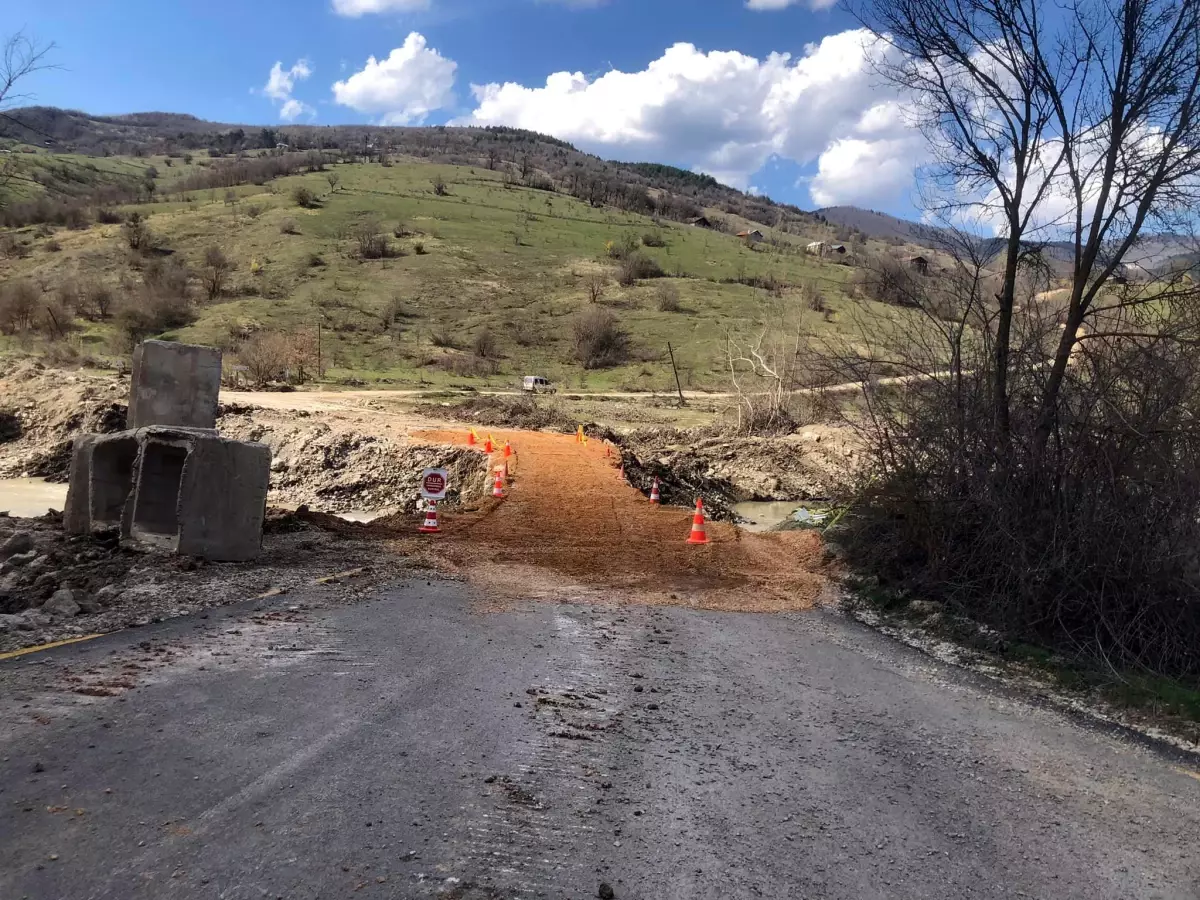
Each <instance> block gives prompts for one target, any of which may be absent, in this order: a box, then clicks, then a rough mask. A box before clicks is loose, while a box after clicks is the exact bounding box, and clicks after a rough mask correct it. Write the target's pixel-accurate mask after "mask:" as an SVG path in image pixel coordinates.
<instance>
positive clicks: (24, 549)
mask: <svg viewBox="0 0 1200 900" xmlns="http://www.w3.org/2000/svg"><path fill="white" fill-rule="evenodd" d="M32 549H33V535H31V534H30V533H29V532H28V531H15V532H13V533H12V534H11V535H9V537H8V540H6V541H5V542H4V543H3V544H0V559H8V558H9V557H10V556H12V555H14V554H16V553H28V552H29V551H30V550H32Z"/></svg>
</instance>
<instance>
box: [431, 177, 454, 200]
mask: <svg viewBox="0 0 1200 900" xmlns="http://www.w3.org/2000/svg"><path fill="white" fill-rule="evenodd" d="M430 182H431V183H432V184H433V192H434V193H435V194H437V195H438V196H439V197H445V196H447V195H449V193H450V189H449V188H448V187H446V179H445V178H443V177H442V176H441V175H437V176H435V177H434V178H432V179H430Z"/></svg>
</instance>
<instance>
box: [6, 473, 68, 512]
mask: <svg viewBox="0 0 1200 900" xmlns="http://www.w3.org/2000/svg"><path fill="white" fill-rule="evenodd" d="M66 501H67V486H66V485H65V484H51V483H50V482H49V481H46V480H45V479H44V478H0V512H7V513H8V514H9V515H12V516H20V517H22V518H33V517H34V516H44V515H45V514H46V510H48V509H53V510H59V511H61V510H62V508H63V506H64V505H65V504H66Z"/></svg>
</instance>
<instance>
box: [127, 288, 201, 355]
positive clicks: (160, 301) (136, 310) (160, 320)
mask: <svg viewBox="0 0 1200 900" xmlns="http://www.w3.org/2000/svg"><path fill="white" fill-rule="evenodd" d="M113 318H114V320H115V322H116V326H117V332H118V335H119V336H120V337H121V338H122V340H123V343H122V347H123V348H124V349H126V350H132V349H133V347H136V346H137V345H138V344H139V343H141V342H142V341H143V340H145V339H146V338H149V337H154V336H156V335H160V334H162V333H163V332H165V331H170V330H171V329H172V328H182V327H183V326H185V325H190V324H191V323H192V322H194V321H195V320H196V314H195V310H194V309H193V308H192V303H191V300H189V299H188V298H187V297H186V296H183V297H181V296H177V295H171V294H159V293H155V292H153V291H151V290H147V289H143V290H140V291H135V292H133V293H131V294H128V295H126V296H125V297H123V298H122V300H121V303H120V304H119V305H118V307H117V311H116V314H115V315H114V316H113Z"/></svg>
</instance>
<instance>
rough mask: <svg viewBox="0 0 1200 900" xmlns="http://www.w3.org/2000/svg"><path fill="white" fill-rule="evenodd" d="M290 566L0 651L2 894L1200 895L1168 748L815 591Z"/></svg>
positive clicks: (1191, 811)
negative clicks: (811, 603) (637, 595)
mask: <svg viewBox="0 0 1200 900" xmlns="http://www.w3.org/2000/svg"><path fill="white" fill-rule="evenodd" d="M321 590H322V589H321V588H312V589H309V590H308V591H306V592H304V593H301V594H297V595H291V596H287V597H277V598H272V599H269V600H261V601H258V604H257V606H256V607H246V606H243V607H240V608H227V609H224V610H219V611H213V612H211V613H207V614H205V615H204V617H190V618H182V619H176V620H172V621H169V622H165V623H162V624H160V625H156V626H150V627H148V628H144V629H136V630H133V631H127V632H123V633H121V634H116V635H111V636H108V637H106V638H101V639H98V640H95V641H91V642H88V643H83V644H78V645H75V646H72V647H63V648H59V649H57V650H50V651H45V652H42V653H37V654H31V655H29V656H26V657H21V658H18V659H10V660H7V661H4V662H2V663H0V704H2V712H3V717H2V718H0V722H2V725H0V739H2V747H0V756H2V758H3V764H2V766H0V798H2V799H3V806H2V808H0V897H5V898H9V897H11V898H18V897H29V898H36V900H42V898H46V900H50V898H55V900H57V898H101V897H104V898H120V900H132V898H164V897H171V898H181V900H182V898H224V900H257V898H262V897H272V898H277V897H278V898H289V900H297V898H334V897H346V898H350V897H363V898H371V897H376V898H404V897H415V898H420V897H438V896H440V897H450V898H493V900H494V898H519V897H530V898H535V897H544V898H555V900H559V898H587V897H596V896H607V895H608V894H607V891H605V892H604V893H603V894H601V891H602V887H601V885H607V886H608V887H610V888H611V889H612V891H613V893H614V895H615V896H616V897H618V898H644V900H665V898H688V900H693V898H709V897H711V898H742V897H745V898H759V897H767V898H784V897H787V898H800V897H804V898H855V900H859V898H914V900H915V898H964V897H976V898H1006V900H1007V898H1015V897H1039V898H1047V900H1065V898H1081V900H1101V898H1113V900H1127V898H1179V900H1194V898H1195V897H1196V896H1197V895H1198V894H1200V857H1198V856H1197V854H1196V853H1195V848H1196V844H1195V840H1196V834H1197V833H1200V811H1198V810H1200V776H1198V775H1197V774H1196V772H1195V771H1194V768H1192V767H1191V766H1190V765H1189V764H1187V763H1186V762H1185V761H1183V760H1181V759H1172V758H1170V757H1167V756H1163V755H1160V754H1159V753H1157V752H1155V751H1153V750H1151V749H1148V748H1146V747H1144V746H1142V745H1140V744H1138V743H1136V742H1134V741H1132V740H1130V739H1127V738H1125V737H1123V736H1122V735H1120V734H1117V733H1108V732H1096V731H1093V730H1090V729H1089V728H1087V727H1084V726H1082V725H1079V724H1076V723H1074V722H1073V721H1071V720H1068V719H1066V718H1064V717H1063V716H1061V715H1060V714H1058V713H1055V712H1051V711H1048V710H1043V709H1040V708H1038V707H1036V706H1034V705H1031V704H1030V703H1029V702H1026V701H1025V700H1022V699H1019V698H1014V697H1011V696H1008V695H1006V694H1005V693H1003V692H1001V691H999V690H997V689H994V688H991V687H989V686H987V685H986V684H983V683H980V682H976V681H975V680H973V679H972V678H971V677H970V676H965V675H964V674H962V673H961V672H958V671H955V670H952V669H947V668H944V667H942V666H940V665H938V664H936V663H932V662H930V661H929V660H927V659H926V658H924V657H921V656H918V655H916V654H915V653H914V652H912V651H909V650H907V649H905V648H902V647H900V646H898V645H895V644H893V643H891V642H889V641H888V640H886V639H885V638H882V637H880V636H879V635H877V634H874V633H872V632H870V631H867V630H865V629H863V628H862V627H860V626H858V625H856V624H854V623H852V622H849V621H847V620H845V619H843V618H842V617H840V616H839V615H838V614H836V613H834V612H831V611H827V610H820V609H818V610H810V611H806V612H788V613H775V614H762V613H726V612H717V611H711V610H702V609H695V608H689V607H688V606H687V604H686V602H685V603H684V604H683V605H676V606H665V607H663V606H644V605H643V606H626V605H606V604H603V603H598V602H596V598H595V597H592V596H585V597H576V596H575V595H574V594H573V591H572V590H571V589H569V588H565V589H564V590H563V591H562V596H561V597H560V600H561V601H563V602H559V603H547V602H526V603H518V604H514V605H511V606H509V607H508V608H505V609H496V608H495V607H494V606H493V605H492V604H491V603H490V602H489V598H487V597H486V596H482V595H481V592H480V590H479V589H478V588H475V587H471V586H469V585H468V584H466V583H464V582H461V581H457V580H443V579H437V578H424V577H419V578H415V579H411V580H407V581H400V582H398V583H395V584H393V585H390V586H388V587H386V588H383V589H382V590H380V591H378V592H377V593H375V594H374V595H372V597H371V598H369V599H364V600H362V601H361V602H357V603H347V602H345V601H337V602H325V601H324V600H323V599H322V594H321ZM580 599H584V600H587V601H588V602H586V603H579V602H572V601H577V600H580ZM683 599H684V600H685V601H686V598H683ZM81 677H85V678H88V679H92V681H91V682H90V683H94V684H101V683H107V684H110V685H111V684H117V683H119V684H120V685H121V686H122V687H121V689H119V690H113V691H110V692H108V695H105V696H96V695H95V693H91V694H89V693H78V692H77V690H76V689H75V688H77V686H78V684H79V683H80V680H79V679H80V678H81ZM106 679H107V680H106ZM118 679H119V682H118ZM73 686H75V687H74V688H73Z"/></svg>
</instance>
